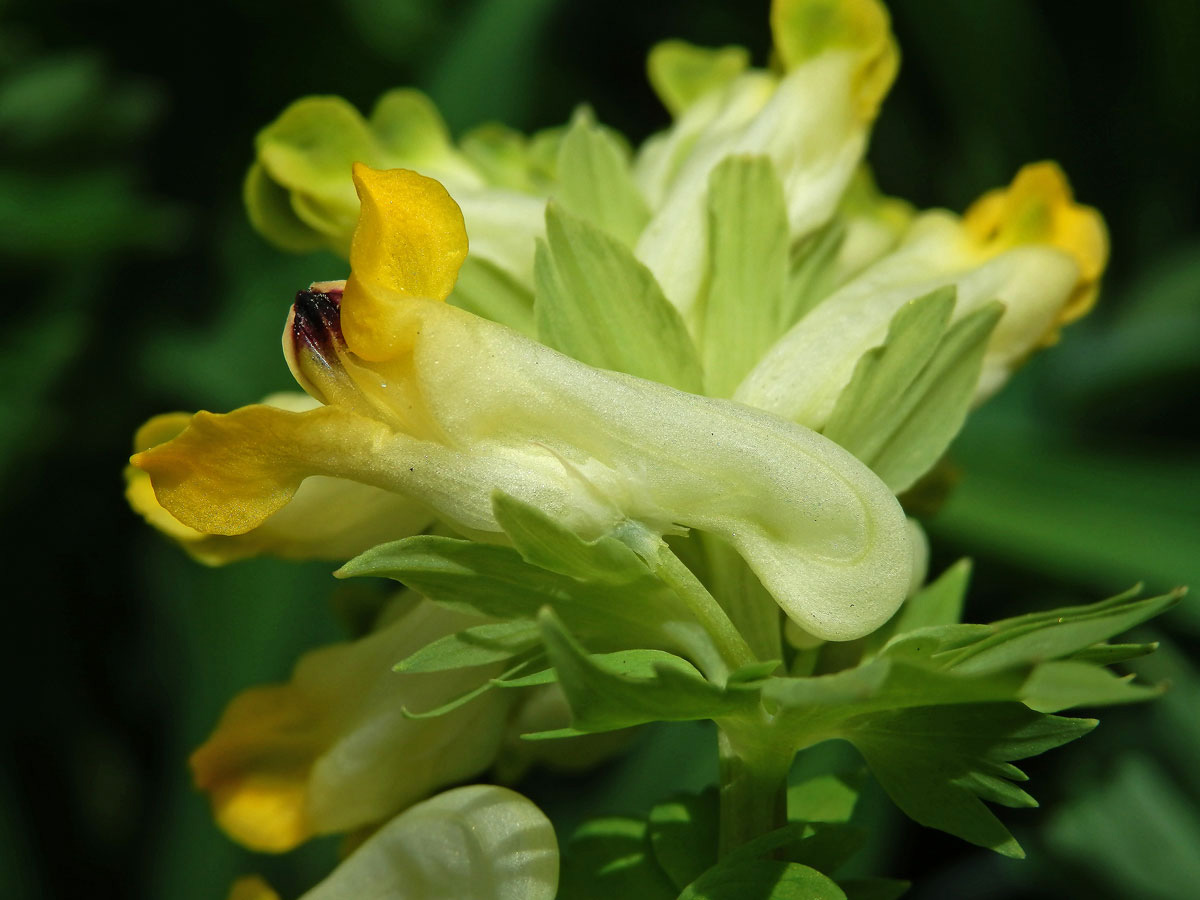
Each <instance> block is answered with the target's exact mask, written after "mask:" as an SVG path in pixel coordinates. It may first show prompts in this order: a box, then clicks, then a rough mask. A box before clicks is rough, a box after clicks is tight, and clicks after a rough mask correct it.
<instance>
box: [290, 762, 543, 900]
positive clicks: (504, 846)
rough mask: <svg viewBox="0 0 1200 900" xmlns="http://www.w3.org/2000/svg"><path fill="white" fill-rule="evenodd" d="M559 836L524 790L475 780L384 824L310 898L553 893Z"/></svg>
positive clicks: (475, 899) (439, 898) (485, 898)
mask: <svg viewBox="0 0 1200 900" xmlns="http://www.w3.org/2000/svg"><path fill="white" fill-rule="evenodd" d="M557 888H558V843H557V841H556V840H555V837H554V828H553V826H552V825H551V824H550V821H549V819H547V818H546V817H545V815H543V814H542V812H541V811H540V810H539V809H538V808H537V807H536V806H534V805H533V804H532V803H531V802H530V801H528V800H526V799H525V798H524V797H522V796H521V795H520V794H517V793H515V792H513V791H510V790H508V789H507V788H502V787H495V786H491V785H471V786H469V787H462V788H456V789H455V790H452V791H447V792H445V793H443V794H438V795H437V796H436V797H432V798H431V799H429V800H426V801H424V802H423V803H419V804H417V805H416V806H414V807H412V809H409V810H408V811H406V812H404V813H402V814H400V815H399V816H397V817H396V818H395V819H393V820H392V821H391V822H389V823H388V824H386V825H384V826H383V828H381V829H380V830H379V831H378V832H377V833H376V834H374V835H373V836H371V837H370V838H368V839H367V841H366V842H365V843H364V844H363V845H362V846H361V847H359V848H358V849H357V850H355V851H354V853H352V854H351V855H350V856H349V857H348V858H347V859H346V860H345V862H343V863H342V864H341V865H339V866H338V867H337V868H336V869H335V870H334V871H333V874H332V875H330V876H329V877H328V878H326V879H325V880H324V881H323V882H321V883H320V884H319V885H317V886H316V887H315V888H313V889H312V890H311V891H309V892H308V893H306V894H305V895H304V897H303V898H302V900H448V898H463V900H467V898H469V900H552V898H553V897H554V895H555V891H556V890H557Z"/></svg>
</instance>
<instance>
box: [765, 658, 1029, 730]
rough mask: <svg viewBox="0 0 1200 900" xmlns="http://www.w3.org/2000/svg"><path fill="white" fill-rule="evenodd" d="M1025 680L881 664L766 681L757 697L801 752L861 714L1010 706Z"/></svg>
mask: <svg viewBox="0 0 1200 900" xmlns="http://www.w3.org/2000/svg"><path fill="white" fill-rule="evenodd" d="M1028 675H1029V668H1028V667H1026V668H1013V669H1007V670H1003V671H998V672H989V673H986V674H983V675H977V676H972V675H964V674H961V673H958V672H945V671H938V670H936V669H932V668H929V667H927V666H925V665H918V664H914V663H911V662H908V661H906V660H893V659H887V658H881V659H875V660H872V661H871V662H868V663H866V664H864V665H861V666H859V667H857V668H854V669H847V670H845V671H843V672H838V673H836V674H833V675H819V676H816V677H811V678H770V679H768V680H767V681H766V682H764V683H763V685H762V697H763V702H764V704H766V705H767V708H768V710H770V711H772V712H774V713H775V714H776V716H777V717H778V721H777V727H779V728H780V729H783V730H785V731H786V732H790V733H792V734H793V735H795V737H796V740H797V745H798V746H801V745H807V744H811V743H815V742H816V741H817V740H823V739H824V738H827V737H835V736H837V734H838V733H840V728H841V726H842V724H843V723H844V722H845V721H846V720H847V719H850V718H852V717H855V716H859V715H863V714H866V713H874V712H885V711H888V710H895V709H906V708H911V707H917V706H933V705H939V706H940V705H951V706H953V705H961V704H969V703H971V704H973V703H986V702H998V701H1005V700H1015V699H1017V698H1018V697H1019V695H1020V693H1019V692H1020V690H1021V686H1022V685H1023V684H1024V683H1025V680H1026V679H1027V678H1028Z"/></svg>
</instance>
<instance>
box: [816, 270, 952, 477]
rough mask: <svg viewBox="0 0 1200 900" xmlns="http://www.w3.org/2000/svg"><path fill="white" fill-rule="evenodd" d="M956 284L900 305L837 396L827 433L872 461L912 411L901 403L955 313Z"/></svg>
mask: <svg viewBox="0 0 1200 900" xmlns="http://www.w3.org/2000/svg"><path fill="white" fill-rule="evenodd" d="M954 294H955V289H954V286H953V285H951V286H949V287H943V288H938V289H937V290H935V291H933V292H932V293H929V294H926V295H924V296H923V297H918V298H917V299H915V300H910V301H909V302H908V303H906V304H904V305H903V306H902V307H900V309H899V310H898V311H897V312H896V314H895V316H893V317H892V321H891V324H890V325H889V326H888V333H887V338H886V339H885V340H884V343H883V344H882V345H881V346H879V347H876V348H874V349H872V350H869V351H867V352H866V353H864V354H863V356H862V358H861V359H860V360H859V361H858V364H857V365H856V366H855V369H854V375H853V377H852V378H851V380H850V383H849V384H848V385H847V386H846V388H845V389H844V390H843V391H842V393H841V394H840V395H839V396H838V400H837V405H836V406H835V407H834V409H833V412H832V414H831V415H830V416H829V421H828V422H827V423H826V425H825V429H824V434H825V436H826V437H828V438H830V439H832V440H835V441H837V442H838V443H839V444H841V445H842V446H843V447H845V448H846V449H847V450H849V451H850V452H851V453H853V454H854V455H855V456H857V457H858V458H859V459H861V460H862V461H863V462H865V463H867V464H868V465H870V463H871V462H872V461H874V459H875V458H876V457H877V456H878V455H879V454H880V452H881V451H882V450H883V448H884V446H885V445H886V444H887V442H888V439H889V438H890V437H891V435H892V432H893V431H895V429H896V428H897V426H898V425H899V423H900V422H901V421H903V419H904V418H905V417H906V416H907V415H908V414H910V413H911V411H912V403H911V400H910V402H909V404H908V405H907V408H905V406H902V405H901V404H902V403H903V401H904V398H905V395H906V394H907V393H908V389H909V388H910V386H911V385H912V384H913V382H915V381H916V380H917V377H918V376H919V375H920V374H921V370H922V369H924V368H925V366H926V365H928V363H929V361H930V360H931V359H932V358H933V354H934V351H935V350H936V349H937V345H938V342H939V341H940V340H941V339H942V335H944V334H945V332H946V327H947V326H948V325H949V324H950V315H951V313H953V312H954Z"/></svg>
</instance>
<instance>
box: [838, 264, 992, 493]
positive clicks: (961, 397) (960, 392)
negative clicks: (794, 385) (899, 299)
mask: <svg viewBox="0 0 1200 900" xmlns="http://www.w3.org/2000/svg"><path fill="white" fill-rule="evenodd" d="M953 306H954V288H953V287H945V288H939V289H938V290H936V291H933V292H932V293H930V294H927V295H925V296H924V297H920V298H918V299H916V300H913V301H910V302H909V303H907V304H905V305H904V306H903V307H902V308H901V309H900V310H899V312H897V313H896V315H895V316H894V317H893V318H892V322H891V325H890V326H889V328H888V336H887V339H886V341H885V343H884V345H883V346H882V347H877V348H875V349H873V350H869V351H867V352H866V353H864V354H863V356H862V359H860V360H859V362H858V365H857V366H856V367H855V370H854V375H853V377H852V378H851V380H850V383H849V385H847V387H846V388H845V389H844V390H843V391H842V393H841V394H840V395H839V396H838V400H837V405H836V406H835V407H834V411H833V413H832V415H831V416H830V419H829V422H828V423H827V424H826V426H825V429H824V434H825V436H826V437H829V438H831V439H832V440H834V441H836V442H837V443H839V444H841V445H842V446H843V447H845V448H846V449H848V450H850V452H852V453H854V455H855V456H857V457H858V458H859V459H861V460H862V461H863V462H865V463H866V464H867V465H869V466H870V467H871V468H872V469H874V470H875V472H876V473H877V474H878V475H879V476H880V478H882V479H883V480H884V481H885V482H886V483H887V485H888V487H890V488H892V490H893V492H895V493H897V494H899V493H902V492H903V491H905V490H907V489H908V488H909V487H911V486H912V485H913V483H914V482H916V480H917V479H918V478H919V477H920V476H921V475H923V474H925V472H927V471H928V470H929V469H930V467H932V466H933V464H934V463H936V462H937V460H938V459H939V458H940V457H941V456H942V454H943V453H944V452H945V451H946V448H947V447H948V446H949V445H950V442H951V440H953V439H954V436H955V435H956V434H958V432H959V429H961V428H962V424H963V422H964V421H965V419H966V415H967V410H968V409H969V408H970V404H971V400H972V398H973V397H974V394H975V385H976V383H977V382H978V381H979V373H980V370H981V368H982V366H983V355H984V351H985V350H986V349H987V341H988V337H989V336H990V335H991V333H992V330H993V329H994V328H995V327H996V323H997V322H999V321H1000V316H1001V315H1002V314H1003V312H1004V307H1003V306H1002V305H1001V304H999V303H995V302H993V303H989V304H988V305H986V306H984V307H982V308H981V309H978V310H976V311H974V312H972V313H970V314H969V315H967V316H965V317H963V318H962V319H961V320H959V321H958V322H956V323H954V324H953V325H950V326H949V327H948V328H947V323H948V322H949V320H950V314H951V311H952V310H953Z"/></svg>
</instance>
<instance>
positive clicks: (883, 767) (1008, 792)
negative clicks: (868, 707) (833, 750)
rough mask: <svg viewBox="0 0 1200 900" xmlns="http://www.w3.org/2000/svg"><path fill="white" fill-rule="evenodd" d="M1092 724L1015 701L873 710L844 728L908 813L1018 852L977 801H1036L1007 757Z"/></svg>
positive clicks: (1046, 746)
mask: <svg viewBox="0 0 1200 900" xmlns="http://www.w3.org/2000/svg"><path fill="white" fill-rule="evenodd" d="M1095 725H1096V722H1095V720H1094V719H1064V718H1059V717H1056V716H1048V715H1044V714H1041V713H1037V712H1034V711H1032V710H1030V709H1027V708H1026V707H1024V706H1022V705H1021V704H1019V703H978V704H967V705H958V706H952V707H940V706H927V707H914V708H910V709H899V710H890V711H888V710H885V711H879V712H873V713H870V714H868V715H865V716H861V717H858V718H856V719H854V720H851V721H850V722H847V723H845V725H844V726H843V728H842V732H841V733H842V735H843V736H844V737H845V738H846V739H847V740H849V741H850V742H851V743H852V744H854V746H855V747H857V748H858V750H859V752H860V753H862V755H863V757H864V758H865V759H866V761H867V764H868V765H869V766H870V767H871V771H872V773H873V774H874V775H875V778H876V779H877V780H878V781H879V783H880V785H881V786H882V787H883V789H884V790H885V791H887V793H888V796H890V797H891V798H892V800H893V801H894V802H895V804H896V805H897V806H899V807H900V809H901V810H903V811H904V813H905V814H906V815H908V816H909V817H910V818H912V819H914V820H915V821H917V822H919V823H920V824H922V825H927V826H929V827H930V828H937V829H940V830H942V831H946V832H949V833H950V834H954V835H957V836H958V837H961V838H963V839H964V840H967V841H970V842H971V843H973V844H978V845H979V846H981V847H988V848H990V849H992V850H995V851H996V852H998V853H1001V854H1003V855H1005V856H1014V857H1021V856H1023V855H1024V853H1023V851H1022V850H1021V848H1020V845H1019V844H1018V843H1017V842H1016V840H1015V839H1014V838H1013V837H1012V835H1010V834H1009V833H1008V830H1007V829H1006V828H1005V827H1004V826H1003V825H1002V824H1001V823H1000V820H999V819H997V818H996V817H995V815H994V814H993V813H992V812H991V811H989V810H988V809H987V807H985V806H984V804H983V802H982V800H984V799H986V800H990V801H992V802H998V803H1003V804H1006V805H1013V806H1019V805H1035V804H1034V801H1033V800H1032V798H1031V797H1029V795H1028V794H1025V792H1024V791H1021V790H1020V789H1019V788H1017V787H1016V786H1015V785H1013V784H1012V781H1013V780H1014V779H1016V780H1024V777H1025V776H1024V775H1023V774H1022V773H1021V772H1020V770H1019V769H1016V768H1015V767H1013V766H1011V765H1009V763H1010V762H1011V761H1012V760H1017V759H1024V758H1026V757H1029V756H1035V755H1037V754H1039V753H1043V752H1045V751H1047V750H1050V749H1052V748H1054V747H1058V746H1061V745H1062V744H1065V743H1068V742H1069V741H1072V740H1075V739H1076V738H1079V737H1082V736H1083V735H1084V734H1086V733H1087V732H1089V731H1091V730H1092V728H1094V727H1095ZM981 798H982V799H981Z"/></svg>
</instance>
